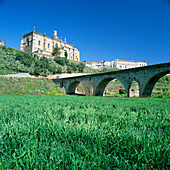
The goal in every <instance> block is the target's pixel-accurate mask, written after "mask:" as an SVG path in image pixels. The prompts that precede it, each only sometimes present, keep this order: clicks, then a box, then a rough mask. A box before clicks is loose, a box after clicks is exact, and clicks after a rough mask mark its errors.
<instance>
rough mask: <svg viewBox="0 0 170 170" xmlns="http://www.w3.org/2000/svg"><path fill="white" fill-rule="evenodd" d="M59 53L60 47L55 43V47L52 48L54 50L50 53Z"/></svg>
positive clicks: (57, 54) (56, 54)
mask: <svg viewBox="0 0 170 170" xmlns="http://www.w3.org/2000/svg"><path fill="white" fill-rule="evenodd" d="M60 54H61V52H60V48H59V47H58V45H57V44H56V46H55V48H54V51H53V52H52V55H55V56H59V55H60Z"/></svg>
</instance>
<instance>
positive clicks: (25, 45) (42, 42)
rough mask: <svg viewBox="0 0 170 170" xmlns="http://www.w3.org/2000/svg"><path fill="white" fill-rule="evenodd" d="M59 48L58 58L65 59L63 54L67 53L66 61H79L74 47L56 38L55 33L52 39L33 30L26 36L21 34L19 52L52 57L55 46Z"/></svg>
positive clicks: (78, 52)
mask: <svg viewBox="0 0 170 170" xmlns="http://www.w3.org/2000/svg"><path fill="white" fill-rule="evenodd" d="M56 44H57V45H58V47H59V48H60V52H61V54H60V57H65V52H66V51H67V54H68V56H67V59H69V60H72V61H80V51H79V50H78V49H77V48H74V45H73V44H72V45H70V44H68V43H66V39H65V41H62V38H60V39H59V38H58V36H57V31H56V30H55V31H54V33H53V37H52V38H51V37H47V36H46V35H45V34H41V33H38V32H35V28H34V30H33V31H32V32H30V33H28V34H25V35H24V34H23V37H22V40H21V45H20V50H21V51H24V52H30V53H34V54H38V55H39V56H47V57H52V52H53V50H54V48H55V46H56Z"/></svg>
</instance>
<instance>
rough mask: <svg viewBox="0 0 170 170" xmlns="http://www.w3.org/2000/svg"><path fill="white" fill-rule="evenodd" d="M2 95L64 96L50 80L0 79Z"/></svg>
mask: <svg viewBox="0 0 170 170" xmlns="http://www.w3.org/2000/svg"><path fill="white" fill-rule="evenodd" d="M0 95H41V96H44V95H63V93H62V90H61V88H60V87H58V86H56V85H55V84H54V83H53V82H52V80H50V79H43V78H42V79H39V78H4V77H0Z"/></svg>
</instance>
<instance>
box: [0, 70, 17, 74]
mask: <svg viewBox="0 0 170 170" xmlns="http://www.w3.org/2000/svg"><path fill="white" fill-rule="evenodd" d="M16 73H17V72H16V71H13V70H9V69H0V75H7V74H16Z"/></svg>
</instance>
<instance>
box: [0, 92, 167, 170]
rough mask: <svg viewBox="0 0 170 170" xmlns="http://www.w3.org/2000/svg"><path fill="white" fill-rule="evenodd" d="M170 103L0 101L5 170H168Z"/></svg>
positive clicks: (3, 98) (0, 144) (145, 100)
mask: <svg viewBox="0 0 170 170" xmlns="http://www.w3.org/2000/svg"><path fill="white" fill-rule="evenodd" d="M169 113H170V100H169V99H160V98H109V97H104V98H102V97H80V96H15V95H8V96H0V169H168V165H170V162H169V151H170V148H169V147H170V145H169V143H170V141H169V135H170V134H169V127H170V116H169Z"/></svg>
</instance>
